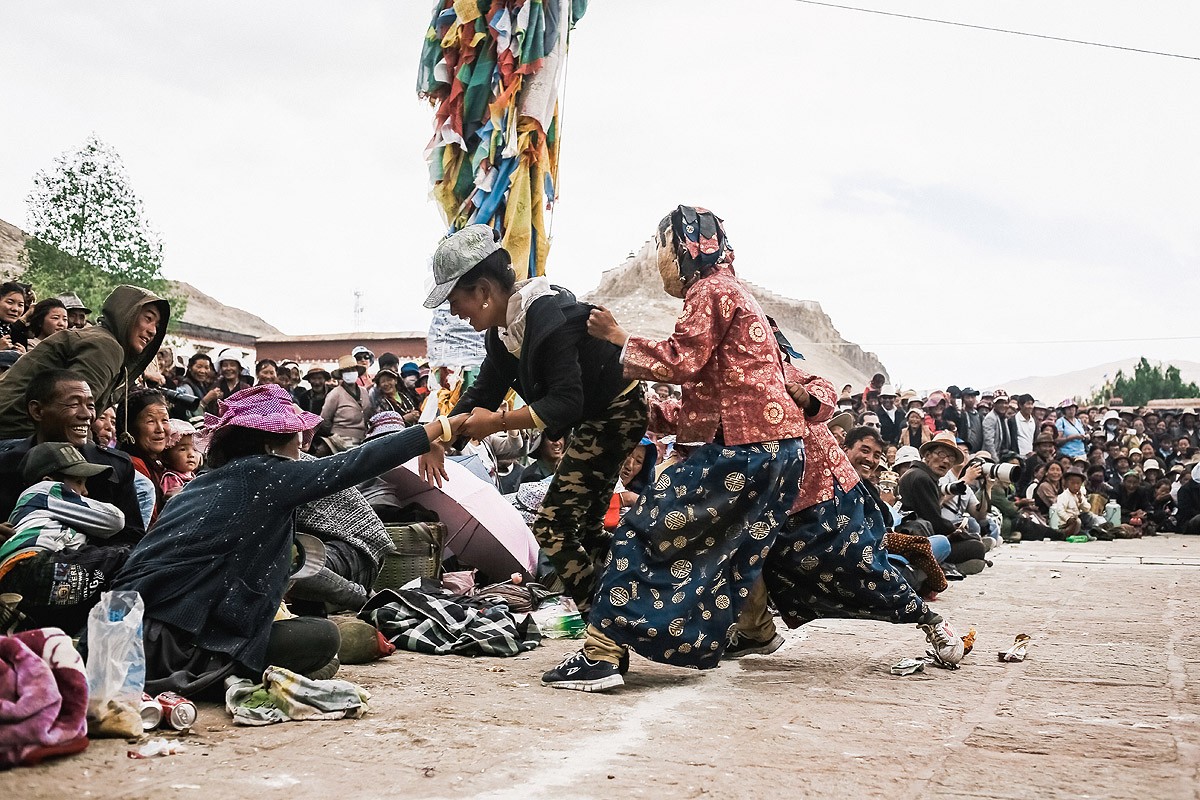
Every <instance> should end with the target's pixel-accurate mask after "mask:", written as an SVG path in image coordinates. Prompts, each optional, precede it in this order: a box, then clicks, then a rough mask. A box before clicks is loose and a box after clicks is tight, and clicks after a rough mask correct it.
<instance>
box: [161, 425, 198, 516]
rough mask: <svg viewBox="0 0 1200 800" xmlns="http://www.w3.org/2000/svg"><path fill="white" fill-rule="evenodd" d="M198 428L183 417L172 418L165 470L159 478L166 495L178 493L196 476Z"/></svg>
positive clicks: (165, 451) (165, 454) (164, 459)
mask: <svg viewBox="0 0 1200 800" xmlns="http://www.w3.org/2000/svg"><path fill="white" fill-rule="evenodd" d="M196 432H197V431H196V428H195V427H193V425H192V423H190V422H187V421H186V420H182V419H172V420H171V421H170V423H169V426H168V430H167V449H166V450H163V454H162V464H163V467H164V472H163V475H162V478H161V479H160V480H159V486H160V487H161V488H162V493H163V496H164V497H171V496H172V495H176V494H178V493H179V492H180V491H182V490H183V487H184V486H187V485H188V483H189V482H191V480H192V479H193V478H195V477H196V470H198V469H199V468H200V453H199V452H198V451H197V450H196V446H195V443H194V437H195V435H196Z"/></svg>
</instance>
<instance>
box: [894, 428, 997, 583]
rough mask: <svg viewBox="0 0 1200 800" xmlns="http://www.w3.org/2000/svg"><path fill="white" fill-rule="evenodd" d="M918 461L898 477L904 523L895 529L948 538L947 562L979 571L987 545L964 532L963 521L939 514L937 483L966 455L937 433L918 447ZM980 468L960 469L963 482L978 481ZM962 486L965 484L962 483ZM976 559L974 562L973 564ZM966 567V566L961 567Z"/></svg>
mask: <svg viewBox="0 0 1200 800" xmlns="http://www.w3.org/2000/svg"><path fill="white" fill-rule="evenodd" d="M920 454H921V461H920V462H918V463H916V464H914V465H913V466H912V467H911V468H910V469H909V470H908V471H907V472H905V473H904V475H902V476H901V477H900V483H899V485H898V486H897V489H898V490H899V492H900V497H901V498H902V505H901V508H902V510H903V511H904V513H905V521H904V524H903V525H901V526H900V528H899V530H902V531H904V532H907V533H921V534H922V535H928V534H929V533H931V532H932V533H935V534H938V535H941V536H945V537H946V538H948V539H949V540H950V556H949V557H948V558H947V562H948V563H951V564H954V565H955V566H957V567H959V569H960V571H962V572H964V573H965V572H967V570H968V569H969V570H972V571H974V572H979V571H981V570H982V569H983V567H984V563H985V562H984V556H985V555H986V554H987V548H986V546H985V545H984V543H983V541H982V540H981V537H979V535H978V534H976V535H974V536H972V535H971V534H970V533H968V532H967V523H966V522H965V521H964V522H960V523H958V524H955V523H954V522H951V521H950V520H949V519H947V518H946V516H944V515H943V514H942V499H943V497H944V493H943V491H942V489H941V488H940V487H939V482H940V481H941V480H942V479H943V478H944V477H945V476H946V475H947V474H949V472H950V469H951V468H952V467H958V466H961V465H962V464H963V463H964V462H965V461H966V456H964V455H963V453H962V450H960V449H959V448H958V444H957V443H956V442H955V441H954V436H953V435H952V434H949V433H945V432H942V433H939V434H937V435H936V436H934V437H933V439H932V440H930V441H928V442H925V443H924V444H923V445H921V447H920ZM981 472H982V469H981V468H980V467H979V466H978V465H976V466H974V467H972V468H969V469H967V470H964V473H963V475H962V476H960V477H961V478H962V479H963V480H964V481H967V482H970V481H974V480H978V478H979V475H980V474H981ZM964 486H965V484H964ZM976 562H977V563H976ZM963 566H966V569H963V568H962V567H963Z"/></svg>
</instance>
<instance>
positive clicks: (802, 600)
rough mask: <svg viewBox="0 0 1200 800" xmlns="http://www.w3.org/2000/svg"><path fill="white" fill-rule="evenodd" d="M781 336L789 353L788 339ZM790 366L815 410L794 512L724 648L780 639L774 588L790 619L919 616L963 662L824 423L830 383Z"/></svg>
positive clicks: (830, 406) (798, 397)
mask: <svg viewBox="0 0 1200 800" xmlns="http://www.w3.org/2000/svg"><path fill="white" fill-rule="evenodd" d="M776 335H777V336H779V335H780V334H779V332H778V329H777V328H776ZM780 345H781V349H782V350H783V352H784V353H785V354H786V353H787V352H788V350H789V349H790V347H788V346H787V345H786V340H783V341H781V342H780ZM784 375H785V381H786V385H787V389H788V391H789V393H790V394H791V395H792V397H793V398H794V399H795V402H796V404H797V406H799V407H800V408H803V409H805V413H806V415H807V416H808V423H809V424H808V432H807V433H806V435H805V436H804V459H805V466H804V478H803V480H802V482H801V485H800V493H799V494H798V495H797V497H796V500H795V502H794V503H793V505H792V508H791V521H790V523H789V524H788V525H786V526H785V527H784V529H783V530H782V531H780V533H779V536H778V538H777V539H776V541H775V546H774V548H773V549H772V551H771V553H770V555H769V556H768V558H767V560H766V564H765V565H764V567H763V581H760V582H759V583H758V584H756V585H755V587H754V589H753V590H752V592H751V596H750V599H749V602H747V604H746V606H745V607H744V608H743V610H742V613H741V615H740V616H739V618H738V623H737V628H736V630H735V631H734V633H733V635H732V636H731V641H730V644H729V647H727V648H726V651H725V657H726V658H737V657H739V656H743V655H750V654H752V653H760V654H765V653H772V652H774V651H775V650H778V649H779V647H780V646H781V645H782V644H783V637H781V636H780V635H779V634H778V633H776V631H775V622H774V620H773V619H772V617H771V614H770V612H769V611H768V610H767V598H768V594H769V595H770V597H771V599H773V600H774V601H775V606H776V608H778V609H779V613H780V616H781V617H782V618H783V621H784V622H785V623H786V624H787V625H788V627H791V628H797V627H799V626H801V625H804V624H805V623H808V622H812V621H813V620H814V619H818V618H822V617H836V618H858V619H877V620H882V621H884V622H893V623H916V625H917V626H918V627H919V628H920V629H921V630H922V631H923V632H924V633H925V637H926V639H927V640H928V641H929V643H930V644H931V645H933V651H932V652H933V653H934V654H935V655H936V658H938V659H939V660H940V661H943V662H946V663H951V664H954V663H957V662H958V661H959V660H961V659H962V655H963V644H962V640H961V639H959V637H958V635H957V633H955V631H954V628H953V627H951V626H950V624H949V623H948V622H946V621H945V620H943V619H942V617H941V616H940V615H938V614H937V613H935V612H934V611H933V609H931V608H929V606H927V605H926V604H925V601H924V600H922V599H921V598H920V597H919V596H918V595H917V593H916V592H915V591H914V590H913V588H912V587H911V586H910V585H909V584H908V583H907V582H906V581H905V579H904V578H903V577H902V576H901V574H900V573H899V572H898V571H897V570H896V568H895V567H894V566H893V565H892V564H890V563H889V561H888V551H887V549H886V548H885V547H884V536H885V535H886V534H887V526H886V524H885V522H884V517H883V513H882V512H881V510H880V503H879V499H878V497H877V496H876V494H875V493H874V492H873V491H872V489H871V487H870V486H869V485H868V484H867V483H866V481H863V480H862V479H861V477H860V476H859V474H858V472H857V471H856V470H855V469H854V467H853V466H852V465H851V464H850V460H849V459H848V458H847V457H846V453H845V452H844V451H843V450H842V448H841V447H840V446H839V445H838V442H837V440H836V439H835V438H834V436H833V434H832V433H830V431H829V428H828V427H827V426H826V424H825V422H826V421H827V420H828V419H829V418H830V417H831V416H832V415H833V412H834V410H835V408H836V403H837V397H838V395H837V391H836V390H835V389H834V388H833V384H831V383H830V382H829V381H827V380H826V379H824V378H821V377H819V376H816V375H812V374H810V373H808V372H805V371H804V370H801V369H799V368H797V367H796V366H794V365H793V364H791V363H790V361H789V362H785V364H784Z"/></svg>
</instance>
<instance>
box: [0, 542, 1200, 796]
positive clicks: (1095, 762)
mask: <svg viewBox="0 0 1200 800" xmlns="http://www.w3.org/2000/svg"><path fill="white" fill-rule="evenodd" d="M1198 597H1200V538H1196V537H1184V536H1159V537H1156V538H1153V539H1146V540H1143V541H1131V542H1107V543H1106V542H1092V543H1089V544H1080V545H1067V544H1063V543H1049V542H1045V543H1043V542H1034V543H1025V544H1021V545H1019V546H1005V547H1004V548H1002V549H1001V551H1000V552H999V553H998V554H997V555H996V557H995V567H994V568H992V569H989V570H987V571H986V572H984V573H983V574H982V575H978V576H973V577H970V578H968V579H967V580H966V581H964V582H962V583H958V584H952V585H951V588H950V590H949V591H948V592H946V593H945V594H944V595H943V599H941V600H939V601H938V602H937V603H936V608H938V610H939V611H940V612H941V613H942V614H943V615H945V616H947V617H948V618H949V619H950V620H951V621H952V622H953V623H954V624H955V625H956V626H958V627H959V628H960V629H961V630H962V631H965V630H966V629H967V628H969V627H974V628H975V629H976V630H977V632H978V639H977V641H976V646H975V651H974V652H973V653H972V654H970V655H969V656H967V658H966V659H965V660H964V666H963V668H962V669H961V670H959V671H957V672H949V671H945V670H939V669H934V668H929V670H928V671H927V672H925V673H923V674H917V675H913V676H909V677H896V676H893V675H891V674H890V673H889V667H890V666H891V665H892V664H894V663H896V662H897V661H899V660H900V659H902V658H905V657H909V656H918V655H920V654H922V653H923V651H924V640H923V637H921V636H920V634H919V633H918V632H917V631H916V630H915V629H913V628H909V627H901V626H889V625H885V624H881V623H867V622H852V621H842V620H838V621H828V622H820V623H815V624H813V625H809V626H806V627H805V628H802V629H800V630H797V631H791V632H788V633H787V634H786V636H787V639H788V643H787V645H786V646H785V647H784V648H783V649H781V650H780V651H779V652H777V653H775V654H773V655H771V656H766V657H760V656H754V657H749V658H746V659H743V660H742V661H740V662H734V663H729V664H727V665H726V666H723V667H721V668H720V669H717V670H713V671H710V672H706V673H697V672H690V671H686V670H677V669H673V668H668V667H662V666H658V665H656V664H652V663H650V662H647V661H645V660H641V659H638V658H636V657H635V658H634V660H633V668H632V671H631V672H630V674H629V676H628V682H627V685H626V687H625V688H624V689H622V690H618V691H616V692H612V693H608V694H592V695H588V694H582V693H576V692H567V691H554V690H550V689H546V688H544V687H542V686H540V685H539V681H538V678H539V675H540V674H541V672H542V671H543V670H545V669H548V668H550V667H551V666H553V665H554V664H555V663H556V662H557V660H558V659H559V658H560V657H561V656H562V655H563V654H564V653H566V652H568V651H570V650H573V649H575V648H576V647H577V646H578V643H577V642H573V641H563V640H547V641H546V642H545V643H544V645H543V646H542V647H540V648H538V649H537V650H535V651H533V652H532V653H528V654H525V655H523V656H520V657H516V658H508V659H499V658H481V659H466V658H459V657H453V656H445V657H440V658H439V657H433V656H421V655H416V654H412V653H397V654H395V655H393V656H391V657H389V658H388V659H386V660H384V661H380V662H376V663H374V664H370V665H366V666H359V667H349V668H344V669H343V672H342V673H341V674H340V675H339V676H338V677H344V678H347V679H349V680H353V681H355V682H357V683H359V684H361V685H363V686H365V687H366V688H367V689H369V690H370V692H371V693H372V695H373V699H372V703H371V713H370V714H369V715H368V716H367V717H365V718H363V719H361V720H354V721H342V722H305V723H286V724H283V725H277V726H274V727H269V728H236V727H234V726H233V725H231V724H230V722H229V721H228V717H227V716H226V714H225V713H224V711H223V710H222V709H220V708H218V707H217V706H215V705H206V706H202V708H201V714H200V720H199V724H198V725H197V727H196V734H195V735H193V736H189V737H187V738H186V743H187V751H186V752H185V753H182V754H180V755H175V756H169V757H163V758H157V759H147V760H131V759H128V758H126V755H125V754H126V751H127V750H128V749H129V744H127V743H126V742H125V741H119V740H104V741H96V742H93V744H92V746H91V747H90V748H89V749H88V750H87V751H85V752H84V753H83V754H81V755H79V756H75V757H71V758H68V759H65V760H62V761H60V762H57V763H52V764H47V765H43V766H40V767H34V768H29V769H20V770H13V771H10V772H8V773H2V774H0V798H20V800H26V798H28V799H29V800H33V798H55V800H57V799H58V798H62V797H67V796H73V797H75V798H142V797H145V798H150V797H153V798H156V800H163V799H164V798H188V799H192V798H194V799H195V800H225V799H226V798H246V797H255V798H261V800H271V798H308V797H313V798H331V797H333V798H339V800H342V799H349V798H384V797H403V798H550V799H553V798H614V797H621V798H623V797H647V798H693V797H721V798H742V797H747V798H749V797H755V798H758V797H767V798H772V797H809V796H817V795H821V796H827V797H887V798H984V797H986V798H1046V797H1105V798H1138V800H1145V799H1146V798H1196V797H1200V788H1198V787H1200V724H1198V722H1200V716H1198V714H1200V682H1198V679H1200V639H1198V638H1197V637H1196V635H1195V631H1196V628H1197V624H1198V623H1200V602H1198V600H1197V598H1198ZM1018 633H1028V634H1029V635H1031V636H1032V637H1033V641H1034V644H1033V647H1032V648H1031V650H1030V656H1029V659H1028V660H1027V661H1025V662H1024V663H1019V664H1002V663H999V661H998V660H997V658H996V653H997V651H998V650H1002V649H1005V648H1006V647H1008V646H1010V645H1011V644H1012V641H1013V637H1014V636H1015V635H1016V634H1018Z"/></svg>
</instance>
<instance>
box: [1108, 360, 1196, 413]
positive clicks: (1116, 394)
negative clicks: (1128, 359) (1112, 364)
mask: <svg viewBox="0 0 1200 800" xmlns="http://www.w3.org/2000/svg"><path fill="white" fill-rule="evenodd" d="M1175 397H1189V398H1190V397H1200V387H1197V386H1196V384H1194V383H1184V382H1183V378H1181V377H1180V375H1179V368H1178V367H1175V366H1173V365H1170V364H1167V365H1166V366H1164V365H1162V364H1151V363H1150V361H1149V360H1148V359H1146V358H1145V357H1143V358H1142V359H1141V360H1140V361H1139V362H1138V363H1137V364H1136V365H1135V366H1134V368H1133V375H1131V376H1130V375H1126V374H1125V371H1124V370H1118V371H1117V375H1116V377H1115V378H1113V380H1112V381H1110V382H1108V383H1106V384H1105V385H1104V387H1103V388H1101V389H1100V391H1098V392H1097V393H1096V394H1095V395H1093V396H1092V397H1091V398H1090V400H1089V402H1091V403H1093V404H1100V403H1107V402H1108V401H1109V399H1110V398H1120V400H1121V402H1122V403H1123V404H1124V405H1127V406H1141V405H1145V404H1146V403H1148V402H1150V401H1151V400H1165V399H1169V398H1175Z"/></svg>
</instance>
